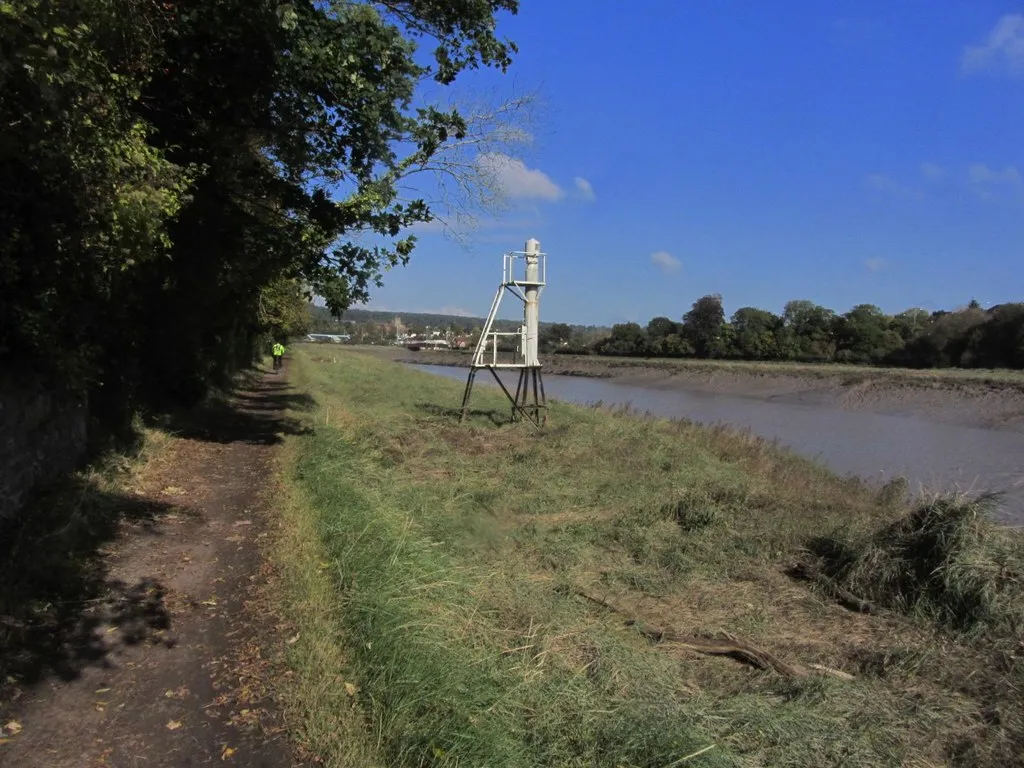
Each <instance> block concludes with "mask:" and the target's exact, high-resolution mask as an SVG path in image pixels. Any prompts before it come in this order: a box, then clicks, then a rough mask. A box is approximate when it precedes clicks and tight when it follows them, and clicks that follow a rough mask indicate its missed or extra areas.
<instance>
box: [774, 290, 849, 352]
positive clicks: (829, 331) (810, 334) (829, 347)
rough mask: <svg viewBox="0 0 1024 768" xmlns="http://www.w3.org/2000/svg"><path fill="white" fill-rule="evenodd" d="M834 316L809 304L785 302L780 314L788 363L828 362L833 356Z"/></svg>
mask: <svg viewBox="0 0 1024 768" xmlns="http://www.w3.org/2000/svg"><path fill="white" fill-rule="evenodd" d="M834 326H835V313H834V312H833V311H832V310H831V309H826V308H825V307H821V306H818V305H817V304H815V303H814V302H813V301H806V300H802V299H801V300H796V301H790V302H787V304H786V306H785V308H784V309H783V311H782V328H783V333H782V339H783V341H782V343H783V345H784V349H785V357H786V358H787V359H791V360H831V359H832V356H833V355H834V354H835V351H836V345H835V338H834V334H833V331H834Z"/></svg>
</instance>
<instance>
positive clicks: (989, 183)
mask: <svg viewBox="0 0 1024 768" xmlns="http://www.w3.org/2000/svg"><path fill="white" fill-rule="evenodd" d="M967 177H968V179H969V180H970V182H971V187H972V189H973V190H974V192H975V193H976V194H977V195H978V196H979V197H981V198H982V199H983V200H997V199H998V198H999V197H1000V194H1002V195H1005V194H1006V193H1007V192H1009V193H1010V194H1011V195H1014V194H1017V195H1020V194H1021V193H1024V179H1022V178H1021V175H1020V171H1018V170H1017V168H1016V167H1015V166H1012V165H1008V166H1006V167H1005V168H1003V169H1002V170H1001V171H1000V170H997V169H995V168H989V167H988V166H987V165H985V164H984V163H972V164H971V165H969V166H968V167H967Z"/></svg>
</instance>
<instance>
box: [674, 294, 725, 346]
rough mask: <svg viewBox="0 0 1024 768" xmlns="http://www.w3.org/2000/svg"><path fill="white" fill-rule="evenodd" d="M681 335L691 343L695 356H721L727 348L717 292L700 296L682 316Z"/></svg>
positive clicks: (720, 299) (723, 314) (720, 300)
mask: <svg viewBox="0 0 1024 768" xmlns="http://www.w3.org/2000/svg"><path fill="white" fill-rule="evenodd" d="M682 335H683V337H684V338H685V339H686V340H687V341H688V342H690V344H692V345H693V349H694V352H695V354H696V355H697V357H723V356H724V355H725V353H726V352H727V350H728V340H727V339H726V338H725V310H724V309H723V308H722V297H721V296H719V295H718V294H714V295H711V296H701V297H700V298H699V299H697V300H696V301H695V302H693V307H692V308H691V309H690V311H689V312H687V313H686V314H685V315H684V316H683V327H682Z"/></svg>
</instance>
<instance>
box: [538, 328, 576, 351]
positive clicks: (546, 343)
mask: <svg viewBox="0 0 1024 768" xmlns="http://www.w3.org/2000/svg"><path fill="white" fill-rule="evenodd" d="M539 342H540V348H541V349H542V350H544V351H553V350H556V349H559V348H560V347H563V346H565V345H567V344H570V343H571V342H572V326H570V325H568V324H566V323H551V324H550V325H542V326H541V328H540V339H539Z"/></svg>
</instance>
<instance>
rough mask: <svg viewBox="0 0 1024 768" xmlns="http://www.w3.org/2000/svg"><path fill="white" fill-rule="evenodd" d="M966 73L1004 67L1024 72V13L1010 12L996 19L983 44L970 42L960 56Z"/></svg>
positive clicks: (961, 64) (1008, 69)
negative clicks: (971, 43)
mask: <svg viewBox="0 0 1024 768" xmlns="http://www.w3.org/2000/svg"><path fill="white" fill-rule="evenodd" d="M960 66H961V68H962V69H963V71H964V72H967V73H972V72H981V71H983V70H993V69H994V70H1002V69H1005V70H1006V71H1009V72H1014V73H1024V15H1022V14H1019V13H1008V14H1006V15H1005V16H1003V17H1002V18H1001V19H999V21H997V22H996V25H995V27H994V28H993V29H992V31H991V32H990V33H989V36H988V39H987V40H986V41H985V43H984V44H983V45H969V46H967V48H965V49H964V54H963V56H962V57H961V59H960Z"/></svg>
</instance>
